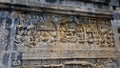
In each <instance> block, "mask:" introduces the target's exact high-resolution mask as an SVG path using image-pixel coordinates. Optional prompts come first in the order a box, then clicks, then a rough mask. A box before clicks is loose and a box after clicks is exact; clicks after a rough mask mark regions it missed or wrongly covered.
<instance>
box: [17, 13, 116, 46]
mask: <svg viewBox="0 0 120 68" xmlns="http://www.w3.org/2000/svg"><path fill="white" fill-rule="evenodd" d="M19 19H20V20H19V24H18V25H17V33H16V37H15V38H16V42H18V43H17V45H20V46H22V45H23V46H24V45H25V46H28V47H37V46H38V47H39V46H41V45H43V46H48V45H54V44H56V43H58V42H59V43H61V44H63V43H64V44H65V45H67V43H73V44H76V45H85V43H86V44H87V46H88V47H91V48H92V47H98V48H101V47H114V46H115V45H114V40H113V33H112V30H111V22H110V20H108V19H104V20H103V19H96V18H85V19H84V17H83V21H81V20H80V17H75V16H62V15H61V16H57V15H51V14H40V13H38V14H33V13H30V14H24V13H22V14H20V15H19ZM84 20H86V21H84ZM57 45H58V44H57Z"/></svg>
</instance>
